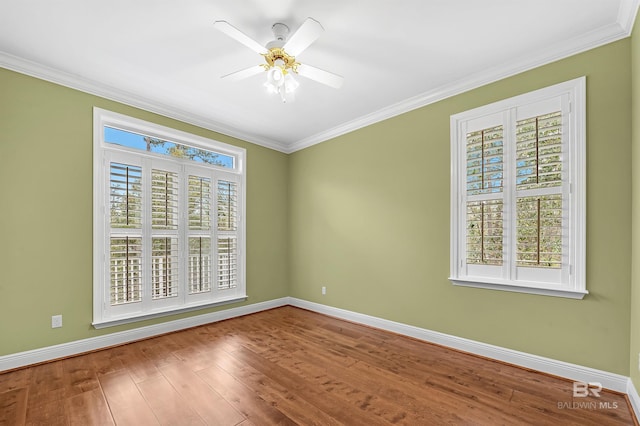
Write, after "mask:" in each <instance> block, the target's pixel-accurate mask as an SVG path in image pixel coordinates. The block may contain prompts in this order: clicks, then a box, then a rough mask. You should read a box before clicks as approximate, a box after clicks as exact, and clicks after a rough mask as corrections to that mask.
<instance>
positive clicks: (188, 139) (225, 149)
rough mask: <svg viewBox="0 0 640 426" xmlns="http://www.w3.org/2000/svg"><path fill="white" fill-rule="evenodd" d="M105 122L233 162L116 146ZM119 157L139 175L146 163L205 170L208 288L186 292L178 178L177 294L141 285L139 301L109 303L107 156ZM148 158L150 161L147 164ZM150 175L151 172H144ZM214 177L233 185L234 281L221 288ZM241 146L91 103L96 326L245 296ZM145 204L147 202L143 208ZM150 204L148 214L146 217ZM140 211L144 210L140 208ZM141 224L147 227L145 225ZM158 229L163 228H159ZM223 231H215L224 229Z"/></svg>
mask: <svg viewBox="0 0 640 426" xmlns="http://www.w3.org/2000/svg"><path fill="white" fill-rule="evenodd" d="M105 127H112V128H117V129H120V130H124V131H127V132H132V133H138V134H141V135H145V136H151V137H154V138H158V139H161V140H165V141H170V142H174V143H177V144H182V145H187V146H190V147H194V148H200V149H205V150H209V151H214V152H218V153H220V154H224V155H228V156H232V157H233V158H234V164H233V167H232V168H228V167H223V166H217V165H212V164H202V163H199V162H194V161H192V160H188V159H178V158H173V157H170V156H167V155H162V154H157V153H153V152H145V151H140V150H136V149H133V148H128V147H123V146H122V147H121V146H118V145H114V144H111V143H107V142H105V140H104V133H105V132H104V129H105ZM111 161H115V162H124V163H128V164H139V165H142V166H143V168H145V167H146V168H147V169H149V170H143V175H145V174H150V167H155V166H156V165H161V167H164V169H166V170H169V171H177V170H179V171H181V173H182V174H183V176H188V174H190V173H199V172H202V173H205V174H207V175H208V176H210V177H211V178H212V179H211V185H212V187H213V191H212V194H213V195H212V197H213V198H212V202H213V204H212V205H211V228H212V232H211V263H212V265H213V267H212V268H213V269H212V271H211V291H210V292H209V294H195V295H189V294H188V280H187V279H186V277H187V273H186V263H187V262H186V260H185V259H186V256H187V255H186V254H185V253H187V252H188V237H189V231H188V229H187V226H186V223H187V222H188V217H187V216H188V215H187V214H186V207H185V206H186V203H187V191H186V185H187V182H186V179H183V181H182V182H181V185H182V187H181V190H180V191H179V194H181V195H180V196H179V198H180V200H179V203H180V206H181V207H182V210H181V211H180V212H179V226H178V227H179V230H178V234H179V236H178V239H179V257H180V262H181V263H180V265H181V268H182V271H183V272H182V277H181V279H180V280H179V285H180V287H179V294H178V296H177V297H172V298H167V299H160V300H154V301H153V302H151V301H150V297H149V296H150V289H145V288H144V287H143V292H145V293H144V294H145V295H146V296H147V297H146V298H144V299H143V301H142V302H135V303H129V304H127V305H129V306H126V305H124V306H111V304H110V294H109V283H110V279H109V261H110V260H109V242H110V214H109V189H108V181H109V176H110V170H109V169H110V162H111ZM150 164H153V166H149V165H150ZM148 179H150V177H149V178H148ZM219 179H222V180H225V181H232V182H235V183H236V185H237V188H238V204H239V205H238V211H237V215H238V218H237V229H238V230H237V232H236V234H235V235H236V237H237V256H238V258H237V285H236V287H235V288H231V289H224V290H220V289H218V286H217V269H216V267H215V265H216V264H217V262H218V257H217V256H218V253H217V245H216V241H217V238H218V235H219V231H218V230H217V207H216V206H217V204H216V199H217V182H218V180H219ZM245 205H246V150H245V149H243V148H239V147H236V146H233V145H229V144H226V143H222V142H219V141H215V140H212V139H207V138H204V137H201V136H197V135H193V134H190V133H186V132H182V131H179V130H175V129H172V128H169V127H165V126H161V125H158V124H155V123H151V122H147V121H143V120H139V119H136V118H132V117H129V116H126V115H123V114H118V113H115V112H111V111H107V110H103V109H100V108H97V107H94V111H93V322H92V325H93V326H94V327H95V328H104V327H110V326H115V325H120V324H126V323H131V322H135V321H141V320H146V319H150V318H156V317H160V316H166V315H172V314H177V313H181V312H188V311H193V310H196V309H202V308H206V307H212V306H218V305H222V304H227V303H234V302H239V301H243V300H246V298H247V294H246V219H245V218H246V214H245V213H246V211H245ZM148 209H150V208H148ZM149 212H150V210H148V211H147V217H150V214H149ZM143 214H144V213H143ZM145 222H146V221H145V220H144V219H143V229H142V230H141V232H142V233H143V234H145V235H146V236H145V237H144V238H148V239H149V241H150V239H151V237H152V235H153V234H154V233H155V231H153V232H152V231H151V226H150V224H149V225H147V224H146V223H145ZM145 228H146V230H145ZM159 234H163V232H159ZM223 234H224V232H220V235H223Z"/></svg>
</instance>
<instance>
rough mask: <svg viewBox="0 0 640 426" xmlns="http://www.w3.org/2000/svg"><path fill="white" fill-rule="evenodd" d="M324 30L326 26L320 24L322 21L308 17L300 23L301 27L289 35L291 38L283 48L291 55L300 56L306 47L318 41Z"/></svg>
mask: <svg viewBox="0 0 640 426" xmlns="http://www.w3.org/2000/svg"><path fill="white" fill-rule="evenodd" d="M323 31H324V28H323V27H322V25H320V22H318V21H316V20H315V19H313V18H307V19H305V21H304V22H303V23H302V25H300V28H298V29H297V30H296V32H295V33H293V35H292V36H291V37H289V40H288V41H287V42H286V43H285V45H284V46H283V47H282V48H283V49H284V50H285V51H286V52H287V53H288V54H289V55H291V56H298V55H299V54H300V53H302V51H303V50H304V49H306V48H307V47H309V45H310V44H311V43H313V42H314V41H316V39H317V38H318V37H320V34H322V32H323Z"/></svg>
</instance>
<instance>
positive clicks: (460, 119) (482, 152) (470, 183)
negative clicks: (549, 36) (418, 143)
mask: <svg viewBox="0 0 640 426" xmlns="http://www.w3.org/2000/svg"><path fill="white" fill-rule="evenodd" d="M584 87H585V85H584V79H577V80H573V81H570V82H567V83H561V84H559V85H556V86H552V87H550V88H546V89H541V90H539V91H536V92H532V93H530V94H525V95H522V96H518V97H515V98H511V99H507V100H505V101H501V102H497V103H495V104H491V105H487V106H486V107H480V108H477V109H475V110H472V111H467V112H464V113H460V114H456V115H454V116H452V117H451V144H452V145H451V147H452V151H451V152H452V170H453V171H452V183H451V189H452V196H451V200H452V204H451V210H452V215H453V216H452V222H451V235H452V245H451V278H450V279H451V280H452V281H453V282H454V284H457V285H466V286H476V287H483V288H493V289H501V290H511V291H520V292H522V291H525V292H532V293H537V294H546V295H554V296H563V297H572V298H582V297H583V296H584V295H585V294H586V293H587V291H586V288H585V281H584V269H585V264H584V260H585V256H584V241H585V238H584V229H585V217H584V205H585V204H584V193H585V191H584V184H585V177H584V176H585V174H584V167H585V161H584V150H585V148H584V147H585V140H584V116H585V112H584Z"/></svg>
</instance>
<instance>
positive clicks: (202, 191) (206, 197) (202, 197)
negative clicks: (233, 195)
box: [189, 175, 212, 231]
mask: <svg viewBox="0 0 640 426" xmlns="http://www.w3.org/2000/svg"><path fill="white" fill-rule="evenodd" d="M211 204H212V200H211V178H208V177H202V176H193V175H190V176H189V229H190V230H204V231H206V230H209V229H211Z"/></svg>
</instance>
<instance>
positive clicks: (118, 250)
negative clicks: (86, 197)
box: [93, 108, 246, 328]
mask: <svg viewBox="0 0 640 426" xmlns="http://www.w3.org/2000/svg"><path fill="white" fill-rule="evenodd" d="M244 164H245V151H244V150H243V149H241V148H237V147H234V146H231V145H227V144H223V143H221V142H217V141H213V140H209V139H205V138H201V137H198V136H195V135H191V134H187V133H184V132H180V131H177V130H173V129H169V128H166V127H162V126H158V125H155V124H152V123H148V122H144V121H141V120H137V119H133V118H130V117H126V116H123V115H120V114H116V113H113V112H109V111H104V110H101V109H98V108H95V110H94V284H93V295H94V296H93V299H94V304H93V312H94V313H93V316H94V319H93V324H94V326H95V327H96V328H101V327H106V326H111V325H117V324H122V323H126V322H132V321H136V320H141V319H147V318H153V317H156V316H161V315H167V314H170V313H177V312H184V311H187V310H193V309H198V308H202V307H205V306H213V305H217V304H221V303H230V302H234V301H239V300H244V299H245V298H246V289H245V280H244V275H245V255H244V252H245V250H244V247H245V232H244V229H245V225H244V223H245V222H244V200H245V195H244V194H245V192H244V191H245V190H244V188H245V170H244Z"/></svg>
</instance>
